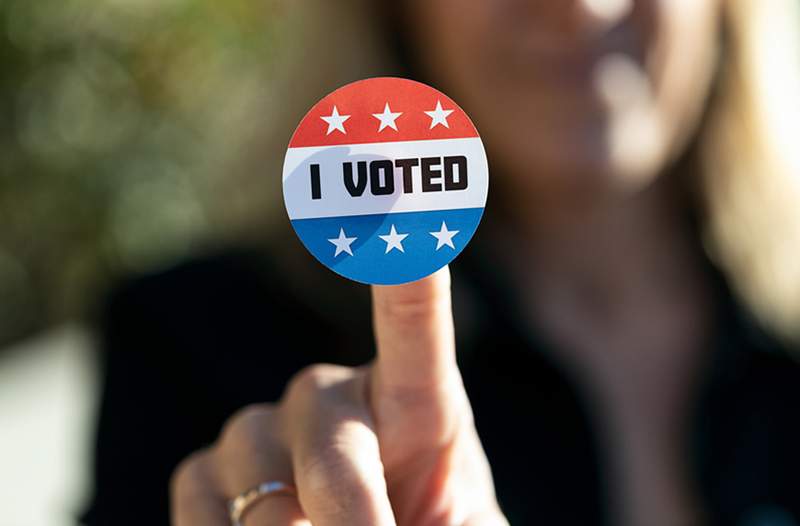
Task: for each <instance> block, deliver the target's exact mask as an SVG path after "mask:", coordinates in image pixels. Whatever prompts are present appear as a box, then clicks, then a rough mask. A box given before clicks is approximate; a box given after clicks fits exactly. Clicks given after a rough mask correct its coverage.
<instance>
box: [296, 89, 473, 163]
mask: <svg viewBox="0 0 800 526" xmlns="http://www.w3.org/2000/svg"><path fill="white" fill-rule="evenodd" d="M462 137H478V131H477V130H476V129H475V126H474V125H473V124H472V121H470V119H469V117H467V115H466V113H464V111H462V110H461V108H459V107H458V105H457V104H456V103H455V102H454V101H453V100H452V99H450V98H449V97H447V96H445V95H443V94H442V93H440V92H438V91H436V90H435V89H433V88H431V87H429V86H426V85H425V84H421V83H419V82H413V81H409V80H406V79H399V78H391V77H381V78H374V79H368V80H367V81H359V82H354V83H352V84H348V85H346V86H343V87H341V88H339V89H337V90H336V91H334V92H333V93H331V94H330V95H328V96H326V97H325V98H323V99H322V100H321V101H319V102H318V103H317V104H316V105H314V107H313V108H311V110H310V111H309V112H308V113H307V114H306V115H305V117H303V120H302V121H300V124H299V125H298V127H297V129H296V130H295V132H294V135H293V136H292V139H291V140H290V141H289V148H302V147H306V146H336V145H347V144H365V143H381V142H394V141H423V140H434V139H456V138H462Z"/></svg>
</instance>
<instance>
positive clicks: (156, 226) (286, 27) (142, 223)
mask: <svg viewBox="0 0 800 526" xmlns="http://www.w3.org/2000/svg"><path fill="white" fill-rule="evenodd" d="M290 4H292V2H278V1H262V2H251V1H247V0H227V1H225V2H220V1H216V0H36V1H31V0H2V1H1V2H0V510H3V512H2V515H0V526H2V525H5V524H8V525H15V526H39V525H48V526H60V525H67V524H74V522H75V517H76V516H77V515H78V513H79V512H80V510H81V508H82V506H83V505H84V504H85V498H86V495H87V491H88V489H89V488H88V466H89V464H88V462H89V458H90V451H91V437H92V433H93V422H94V416H95V406H96V398H97V394H98V391H97V389H98V380H97V378H96V365H95V364H96V356H95V354H94V350H95V349H94V345H93V334H92V330H91V321H92V318H93V315H94V313H95V311H96V309H97V305H98V302H99V301H100V300H101V298H102V297H103V295H104V293H105V292H106V291H108V290H109V288H110V287H111V286H113V284H114V283H116V282H118V281H119V280H121V279H123V278H125V277H127V276H131V275H137V274H143V273H149V272H155V271H158V270H159V269H163V268H165V267H168V266H170V265H173V264H175V263H176V262H178V261H181V260H183V259H185V258H187V257H190V256H192V255H196V254H201V253H204V252H208V251H211V250H214V249H216V248H218V247H221V246H227V245H235V244H237V243H238V242H240V241H241V240H243V239H253V238H256V237H258V236H260V235H262V233H263V228H268V227H269V224H270V221H275V220H284V217H283V210H282V205H281V204H280V202H281V198H280V182H279V178H278V175H277V174H278V173H279V170H280V163H281V162H282V155H283V152H282V151H281V150H282V149H283V148H284V147H285V144H286V143H287V141H288V138H289V136H290V134H291V132H292V130H293V129H294V125H295V124H296V122H297V121H298V120H299V117H300V116H301V115H302V113H303V112H304V110H305V109H306V108H307V107H309V106H310V104H311V103H313V102H314V101H316V100H317V99H318V98H319V97H321V96H322V95H324V94H325V93H327V92H328V91H329V90H330V89H331V88H332V87H335V86H338V85H340V84H343V83H344V82H345V81H349V80H352V79H353V78H357V77H358V76H361V77H363V76H367V75H369V74H370V73H373V72H375V71H377V69H376V68H378V64H379V62H380V59H379V58H377V57H378V55H379V53H376V52H375V49H374V48H371V47H370V46H366V45H364V41H365V39H366V38H367V36H366V35H364V34H355V33H354V32H348V31H347V28H346V27H343V28H341V35H340V38H339V40H337V43H336V45H337V53H335V56H331V57H330V58H329V60H326V61H325V67H326V69H324V70H314V71H309V72H307V74H306V75H305V78H306V79H307V85H304V86H297V85H293V84H291V83H290V82H289V80H288V79H289V78H290V75H289V74H288V73H287V72H288V71H289V70H290V69H292V68H296V67H297V65H298V64H302V63H303V61H304V57H306V56H309V55H310V54H313V53H318V52H319V50H320V49H322V48H324V46H325V45H327V43H326V42H316V41H315V36H316V34H317V33H316V32H315V31H314V27H313V26H312V25H310V22H309V19H308V18H307V17H306V16H305V14H304V13H305V11H304V10H314V11H315V12H317V13H318V16H317V17H315V18H316V19H317V20H321V21H322V22H323V23H324V22H325V21H326V20H327V19H328V17H326V16H325V12H326V11H332V10H335V8H336V6H335V5H331V4H335V2H327V3H326V2H324V1H320V0H309V1H307V2H303V7H297V6H291V5H290ZM326 4H327V5H326ZM320 46H322V48H320ZM314 50H316V51H314ZM317 63H319V60H318V61H317ZM303 90H305V91H303ZM301 92H302V93H305V95H303V96H301V95H298V93H301ZM288 94H291V95H292V96H291V97H290V96H288ZM265 122H269V123H270V126H269V127H265V126H264V123H265ZM270 133H272V134H277V135H269V134H270ZM270 148H272V149H270ZM267 160H270V161H267ZM276 218H277V219H276Z"/></svg>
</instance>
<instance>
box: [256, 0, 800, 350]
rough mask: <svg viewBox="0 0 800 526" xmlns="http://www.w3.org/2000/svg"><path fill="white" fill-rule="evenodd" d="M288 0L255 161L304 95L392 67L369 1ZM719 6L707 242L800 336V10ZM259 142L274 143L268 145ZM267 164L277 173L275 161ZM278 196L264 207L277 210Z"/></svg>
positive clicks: (299, 109)
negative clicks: (721, 33)
mask: <svg viewBox="0 0 800 526" xmlns="http://www.w3.org/2000/svg"><path fill="white" fill-rule="evenodd" d="M292 5H293V9H292V10H291V13H290V14H289V16H287V17H286V19H287V24H286V30H285V31H286V33H287V35H286V36H287V37H288V38H287V39H286V40H285V41H284V42H283V43H282V50H281V53H279V55H280V60H278V61H277V63H276V67H275V70H276V71H284V72H286V74H285V75H282V76H280V77H275V78H273V79H272V82H271V84H272V85H271V87H270V90H269V92H270V94H271V98H272V100H271V101H268V102H267V104H268V105H269V107H270V111H269V112H267V114H269V115H270V116H271V121H272V124H273V126H270V127H269V128H268V129H265V132H266V133H267V134H268V135H267V136H263V135H262V136H261V137H258V138H256V140H257V142H258V144H259V145H261V146H262V147H261V148H257V149H255V150H256V151H257V153H256V155H257V156H258V159H259V162H262V161H263V159H264V158H265V155H264V154H265V153H268V154H269V155H268V156H269V157H272V158H275V159H280V158H281V155H282V151H283V149H284V148H285V145H286V143H287V142H288V139H289V133H290V131H291V130H292V129H293V125H294V123H296V122H298V121H299V119H300V117H301V116H302V114H303V112H304V111H305V110H306V109H307V107H308V105H309V101H315V100H317V99H319V98H320V97H322V96H323V95H325V94H326V93H327V92H328V91H330V90H332V89H334V88H336V87H338V86H339V85H342V84H344V83H346V82H350V81H352V80H355V79H358V78H363V77H367V76H374V75H382V74H396V72H397V68H396V64H393V62H392V53H390V52H389V51H387V42H386V39H385V38H384V36H383V35H381V34H379V33H380V32H379V30H376V24H374V14H375V13H374V9H375V6H374V4H371V3H370V2H368V1H367V0H348V1H347V2H343V3H339V2H337V3H330V2H326V1H325V0H307V1H305V2H297V3H292ZM725 10H726V14H725V15H726V16H725V18H726V34H727V39H726V46H725V49H724V51H723V53H724V57H723V63H722V67H721V69H720V73H719V75H720V76H719V78H718V79H717V92H716V94H715V96H714V98H713V100H712V101H711V103H710V107H709V109H708V113H707V115H708V117H707V119H706V121H705V123H704V126H703V127H702V130H701V131H700V133H699V137H698V142H697V143H696V144H695V147H696V148H695V150H696V151H697V152H698V155H699V159H697V161H698V164H699V171H700V173H701V180H700V186H701V188H700V199H701V201H702V203H703V210H704V212H705V213H704V223H703V232H702V234H703V239H704V244H705V246H706V249H707V251H708V252H709V254H710V255H711V257H712V258H713V259H714V261H715V263H716V264H717V265H718V266H719V267H720V268H721V269H722V270H723V271H724V272H725V273H726V275H727V276H728V277H729V280H730V282H731V283H732V285H733V288H734V290H735V291H736V292H737V293H738V295H739V296H740V297H741V299H742V300H744V302H745V304H747V305H748V306H749V307H750V310H751V311H752V312H753V313H754V314H755V315H756V317H757V318H758V319H759V320H760V321H761V323H762V324H763V325H765V326H768V327H769V328H770V329H771V330H772V331H774V332H775V333H776V334H778V335H780V336H783V337H784V338H786V339H790V340H794V341H796V342H800V144H798V145H795V144H794V142H795V141H797V140H800V139H798V138H800V41H799V40H798V37H800V28H798V22H800V12H798V11H800V9H799V7H798V3H797V1H796V0H758V1H756V0H725ZM332 17H335V18H336V20H337V23H336V28H337V30H336V31H337V33H336V34H335V35H333V34H332V32H331V29H330V26H329V21H330V20H331V19H332ZM295 24H296V25H295ZM300 26H302V28H301V27H300ZM292 36H295V37H296V38H292ZM332 39H333V40H335V45H334V44H331V42H332ZM332 46H333V47H335V48H336V52H332V51H331V47H332ZM300 68H301V69H302V71H303V74H302V75H298V74H297V72H298V69H300ZM298 78H302V79H303V82H302V84H298V82H297V81H298ZM275 100H280V101H283V103H282V104H281V105H280V106H277V107H276V105H275V104H274V101H275ZM263 145H269V146H270V147H272V146H274V148H275V149H274V151H270V152H264V151H263ZM273 156H274V157H273ZM274 168H275V170H276V173H279V163H278V162H276V163H275V167H274ZM248 172H250V173H253V170H251V169H248ZM260 177H261V174H260V172H258V179H257V180H256V181H254V182H253V185H252V187H253V188H258V187H260V185H261V184H262V181H261V179H260ZM241 188H245V189H247V188H248V185H242V186H241ZM255 194H256V195H257V194H258V192H255ZM279 195H280V194H279V193H277V192H276V196H279ZM275 200H276V202H275V206H274V207H267V208H268V209H277V210H282V206H281V205H280V203H278V202H277V201H278V198H277V197H275ZM260 204H261V205H263V203H260ZM262 209H263V208H262ZM251 218H252V217H251ZM249 223H250V224H252V221H250V222H249ZM257 235H260V234H257Z"/></svg>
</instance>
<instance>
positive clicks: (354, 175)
mask: <svg viewBox="0 0 800 526" xmlns="http://www.w3.org/2000/svg"><path fill="white" fill-rule="evenodd" d="M354 164H355V166H353V165H354ZM309 167H310V178H311V199H322V183H321V180H320V170H319V164H311V165H309ZM395 169H397V170H399V173H400V176H401V177H400V178H401V183H402V192H403V193H404V194H410V193H412V192H414V191H422V192H442V191H444V192H448V191H454V190H466V188H467V185H468V176H467V158H466V157H464V156H463V155H451V156H445V157H420V158H409V159H395V160H394V161H391V160H389V159H377V160H374V161H369V162H367V161H356V162H355V163H353V162H352V161H346V162H343V163H342V183H343V184H344V187H345V189H346V190H347V193H348V194H350V196H352V197H360V196H362V195H364V192H365V191H366V190H367V188H369V192H370V193H371V194H372V195H391V194H393V193H394V192H395V190H396V188H395V186H396V185H395ZM415 169H416V170H415ZM415 172H418V173H419V186H416V185H415V184H414V183H415V181H414V173H415Z"/></svg>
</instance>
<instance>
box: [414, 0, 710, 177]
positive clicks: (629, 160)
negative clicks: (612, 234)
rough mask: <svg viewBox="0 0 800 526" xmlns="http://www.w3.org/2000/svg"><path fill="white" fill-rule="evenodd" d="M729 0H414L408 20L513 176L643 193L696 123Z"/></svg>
mask: <svg viewBox="0 0 800 526" xmlns="http://www.w3.org/2000/svg"><path fill="white" fill-rule="evenodd" d="M723 1H724V0H494V1H488V0H410V3H411V9H410V20H409V22H410V26H409V27H410V28H411V31H412V34H413V38H412V42H414V46H415V49H414V52H415V54H416V57H417V59H418V61H419V62H420V64H421V66H422V68H423V70H424V71H425V73H426V74H427V76H428V78H430V79H431V80H432V81H433V82H434V83H437V84H439V85H440V86H441V87H443V88H444V89H446V90H448V91H449V92H451V93H452V95H453V96H454V98H456V100H458V101H459V103H461V104H462V105H463V106H464V107H465V108H466V109H467V111H468V112H469V113H470V115H471V116H472V118H473V119H474V120H475V122H476V125H477V126H478V129H479V131H480V132H481V134H482V136H483V137H484V140H485V141H486V142H487V145H488V148H489V151H490V156H491V162H492V164H493V165H495V166H497V167H499V168H501V170H502V172H503V173H504V174H508V175H509V176H511V177H513V178H514V182H515V183H519V184H523V185H525V186H528V187H531V188H534V187H535V188H537V190H546V189H553V190H556V189H560V190H563V189H568V190H569V191H571V192H574V191H578V190H580V191H584V192H587V191H588V192H597V191H598V190H600V191H602V190H603V189H608V188H609V187H617V188H625V189H636V188H640V187H642V186H643V185H645V184H647V183H648V182H650V181H651V180H652V179H653V178H654V177H655V175H656V174H657V173H659V172H660V171H661V170H662V169H663V168H664V166H665V164H666V163H668V162H669V160H670V159H672V158H674V156H675V155H677V154H678V153H679V152H680V151H681V149H682V147H683V146H684V144H685V142H686V140H687V138H688V136H690V135H691V133H692V131H693V127H694V126H695V125H696V123H697V121H698V118H699V115H700V113H701V111H702V107H703V104H704V100H705V97H706V95H707V92H708V88H709V85H710V84H711V79H712V78H713V73H714V68H715V63H716V55H717V49H716V42H717V40H718V34H719V26H720V23H719V22H720V11H721V3H722V2H723ZM515 186H518V185H515Z"/></svg>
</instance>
